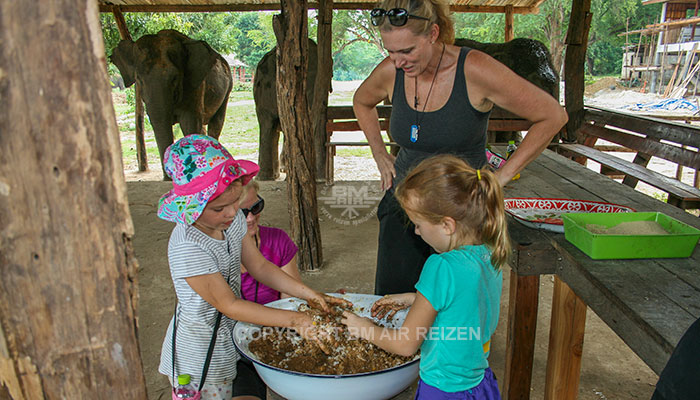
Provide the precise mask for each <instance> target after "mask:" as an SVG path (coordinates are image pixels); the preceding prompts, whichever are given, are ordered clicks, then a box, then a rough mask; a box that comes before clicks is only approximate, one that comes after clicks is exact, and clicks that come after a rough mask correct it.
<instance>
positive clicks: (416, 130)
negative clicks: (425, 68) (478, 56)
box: [411, 43, 445, 143]
mask: <svg viewBox="0 0 700 400" xmlns="http://www.w3.org/2000/svg"><path fill="white" fill-rule="evenodd" d="M443 55H445V43H443V44H442V53H440V60H438V65H437V68H435V74H434V75H433V81H432V82H430V89H428V95H427V96H425V102H424V103H423V110H422V111H421V115H420V119H418V76H415V77H414V78H413V80H414V82H415V89H416V90H415V92H414V93H413V110H414V111H415V112H416V118H415V121H416V123H415V124H413V125H411V142H413V143H415V142H417V141H418V133H419V132H420V123H421V122H422V121H423V118H424V117H425V106H427V105H428V99H429V98H430V93H431V92H432V91H433V85H434V84H435V79H436V78H437V74H438V71H440V64H442V56H443Z"/></svg>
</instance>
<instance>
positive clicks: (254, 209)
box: [241, 195, 265, 217]
mask: <svg viewBox="0 0 700 400" xmlns="http://www.w3.org/2000/svg"><path fill="white" fill-rule="evenodd" d="M263 208H265V199H263V198H262V197H260V195H258V201H256V202H255V203H253V205H252V206H250V208H241V211H243V215H245V216H246V217H247V216H248V214H253V215H258V214H260V213H261V212H262V210H263Z"/></svg>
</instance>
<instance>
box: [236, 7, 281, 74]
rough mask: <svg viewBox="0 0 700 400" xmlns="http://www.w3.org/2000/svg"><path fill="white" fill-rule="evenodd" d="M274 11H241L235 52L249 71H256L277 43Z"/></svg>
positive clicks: (237, 25)
mask: <svg viewBox="0 0 700 400" xmlns="http://www.w3.org/2000/svg"><path fill="white" fill-rule="evenodd" d="M272 15H273V14H272V13H263V12H249V13H240V17H239V18H238V21H236V24H235V28H236V33H235V34H234V40H235V43H236V45H235V46H234V49H235V53H236V55H237V56H238V58H239V59H240V60H241V61H243V63H244V64H245V65H246V66H248V71H249V72H253V71H255V67H256V66H257V65H258V62H259V61H260V59H261V58H262V56H264V55H265V53H267V52H268V51H270V50H271V49H272V48H273V47H274V46H275V44H276V40H275V35H274V32H273V31H272Z"/></svg>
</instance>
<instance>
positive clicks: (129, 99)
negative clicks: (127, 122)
mask: <svg viewBox="0 0 700 400" xmlns="http://www.w3.org/2000/svg"><path fill="white" fill-rule="evenodd" d="M124 92H125V93H126V104H127V105H128V106H129V108H128V110H129V112H134V110H135V109H136V95H135V91H134V87H133V86H131V87H128V88H126V89H124Z"/></svg>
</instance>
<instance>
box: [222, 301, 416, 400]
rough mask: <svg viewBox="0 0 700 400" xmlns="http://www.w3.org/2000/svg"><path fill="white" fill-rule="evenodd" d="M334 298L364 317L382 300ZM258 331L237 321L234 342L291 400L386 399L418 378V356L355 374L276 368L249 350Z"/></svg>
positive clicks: (399, 317) (397, 320) (288, 305)
mask: <svg viewBox="0 0 700 400" xmlns="http://www.w3.org/2000/svg"><path fill="white" fill-rule="evenodd" d="M331 295H333V296H337V297H341V298H344V299H347V300H349V301H351V302H352V303H353V304H354V305H355V312H356V313H357V314H359V315H362V316H365V317H369V316H370V309H371V307H372V304H373V303H374V302H375V301H376V300H377V299H379V298H381V297H380V296H375V295H369V294H354V293H347V294H343V295H340V294H337V293H332V294H331ZM302 303H305V301H303V300H299V299H296V298H292V299H282V300H277V301H273V302H272V303H268V304H267V306H268V307H274V308H280V309H285V310H296V309H297V307H298V306H299V304H302ZM407 313H408V312H407V310H402V311H400V312H398V313H396V315H395V316H394V318H393V319H392V324H391V325H393V326H395V327H398V326H401V324H402V323H403V320H404V318H406V314H407ZM259 331H260V326H259V325H254V324H249V323H246V322H238V323H236V326H235V328H234V330H233V343H234V344H235V345H236V347H237V348H238V351H240V353H241V354H243V356H244V357H246V358H248V359H250V360H251V361H252V362H253V364H254V365H255V369H256V370H257V371H258V374H259V375H260V377H261V378H262V379H263V381H265V384H266V385H267V386H268V387H269V388H270V389H272V390H273V391H275V392H276V393H277V394H279V395H280V396H283V397H284V398H286V399H288V400H329V399H332V400H384V399H389V398H391V397H394V396H396V395H397V394H399V393H401V392H402V391H403V390H405V389H406V388H407V387H408V386H410V385H411V384H412V383H413V382H414V381H415V380H416V378H418V363H419V357H418V356H417V357H416V358H415V359H413V360H412V361H409V362H407V363H405V364H402V365H399V366H397V367H393V368H389V369H385V370H382V371H376V372H366V373H362V374H353V375H317V374H305V373H301V372H294V371H288V370H285V369H281V368H277V367H273V366H270V365H267V364H264V363H262V362H260V360H258V358H257V357H256V356H255V355H254V354H253V353H251V352H250V350H249V349H248V344H249V342H250V340H251V338H253V337H255V336H256V333H257V332H259Z"/></svg>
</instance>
